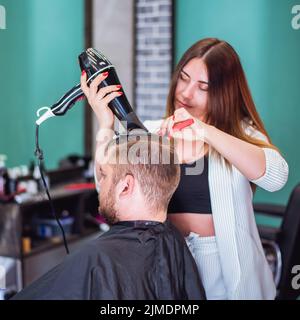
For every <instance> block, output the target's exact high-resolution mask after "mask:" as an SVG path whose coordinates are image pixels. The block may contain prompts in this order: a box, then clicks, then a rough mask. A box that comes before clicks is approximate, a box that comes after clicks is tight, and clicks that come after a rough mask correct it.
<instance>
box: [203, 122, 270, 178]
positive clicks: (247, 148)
mask: <svg viewBox="0 0 300 320" xmlns="http://www.w3.org/2000/svg"><path fill="white" fill-rule="evenodd" d="M203 125H204V135H205V137H204V139H205V142H206V143H208V144H209V145H211V146H212V147H213V148H214V149H215V150H216V151H218V152H219V153H220V154H221V155H222V156H223V157H224V158H225V159H226V160H227V161H228V162H230V163H231V164H232V165H233V166H234V167H236V168H237V169H238V170H239V171H240V172H241V173H242V174H243V175H244V176H245V177H246V178H248V180H255V179H259V178H260V177H262V176H263V175H264V173H265V171H266V158H265V153H264V151H263V149H262V148H260V147H258V146H255V145H253V144H251V143H248V142H246V141H243V140H241V139H238V138H236V137H234V136H231V135H230V134H227V133H225V132H223V131H221V130H219V129H217V128H216V127H213V126H210V125H206V124H203Z"/></svg>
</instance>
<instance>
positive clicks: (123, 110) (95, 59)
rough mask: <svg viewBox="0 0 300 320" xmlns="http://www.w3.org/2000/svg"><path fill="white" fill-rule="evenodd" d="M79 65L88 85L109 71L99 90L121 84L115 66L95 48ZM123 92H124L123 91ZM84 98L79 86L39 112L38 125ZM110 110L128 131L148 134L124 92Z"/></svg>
mask: <svg viewBox="0 0 300 320" xmlns="http://www.w3.org/2000/svg"><path fill="white" fill-rule="evenodd" d="M78 59H79V65H80V68H81V70H85V72H86V74H87V84H88V85H90V83H91V82H92V81H93V79H95V78H96V77H97V76H98V75H99V74H100V73H102V72H104V71H109V75H108V77H107V78H106V79H105V80H103V81H102V82H101V84H100V85H99V88H102V87H105V86H109V85H115V84H120V80H119V78H118V75H117V73H116V71H115V68H114V66H113V65H112V64H111V63H110V61H109V60H108V59H107V58H106V57H105V56H104V55H102V54H101V53H99V52H98V51H97V50H95V49H93V48H88V49H87V50H85V51H84V52H82V53H81V54H80V55H79V57H78ZM122 91H123V90H122ZM82 98H84V94H83V92H82V90H81V88H80V84H77V85H76V86H75V87H73V88H72V89H71V90H69V91H68V92H67V93H66V94H64V95H63V96H62V97H61V98H60V99H59V100H58V101H57V102H56V103H55V104H54V105H53V106H52V107H50V108H49V107H42V108H40V109H39V110H38V111H37V116H38V117H39V119H38V120H37V121H36V124H37V125H40V124H41V123H42V122H44V121H45V120H46V119H48V118H50V117H54V116H62V115H64V114H65V113H66V112H67V111H68V110H70V109H71V108H72V107H73V106H74V104H75V103H76V102H77V101H79V100H81V99H82ZM108 106H109V108H110V109H111V110H112V112H113V113H114V115H115V116H116V117H117V118H118V119H119V120H120V121H121V122H123V125H124V122H125V125H127V130H128V131H130V130H133V129H142V130H144V131H146V132H148V130H147V129H146V127H145V126H144V125H143V124H142V123H141V121H140V120H139V119H138V117H137V115H136V114H135V112H134V111H133V109H132V107H131V105H130V104H129V102H128V100H127V98H126V95H125V93H124V91H123V95H122V96H120V97H116V98H114V99H113V100H112V101H111V102H110V103H109V104H108ZM44 109H47V111H46V112H45V113H44V114H43V115H41V116H40V112H41V111H42V110H44Z"/></svg>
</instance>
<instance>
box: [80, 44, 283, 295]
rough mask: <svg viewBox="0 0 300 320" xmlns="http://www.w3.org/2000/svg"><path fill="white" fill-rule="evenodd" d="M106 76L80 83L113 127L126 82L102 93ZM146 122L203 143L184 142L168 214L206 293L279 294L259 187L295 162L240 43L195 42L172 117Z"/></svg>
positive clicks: (172, 102)
mask: <svg viewBox="0 0 300 320" xmlns="http://www.w3.org/2000/svg"><path fill="white" fill-rule="evenodd" d="M104 78H105V75H101V76H99V77H98V79H97V80H95V81H93V83H94V85H93V87H92V85H91V87H92V88H91V89H90V90H89V89H88V88H87V86H86V82H85V79H86V77H85V75H83V76H82V77H81V83H82V88H83V89H84V91H85V93H86V95H87V98H88V100H89V103H90V105H91V106H92V108H93V110H94V112H95V113H96V116H97V118H98V121H99V123H100V122H102V124H101V126H103V127H108V128H111V127H112V126H113V116H112V113H111V111H110V109H109V108H108V107H107V103H108V102H109V100H111V99H113V98H114V97H116V96H117V95H118V93H117V91H118V90H119V88H117V87H111V88H110V89H106V90H109V92H110V93H109V94H108V95H107V96H106V97H105V99H106V100H105V101H103V100H104V99H103V97H102V96H103V92H102V93H98V94H97V93H96V89H95V88H96V86H97V82H98V83H99V82H100V81H102V80H103V79H104ZM107 93H108V92H107ZM187 119H190V120H191V119H192V121H193V124H191V125H190V126H189V127H186V128H184V129H182V130H181V132H178V131H175V130H173V129H172V128H173V125H174V124H175V123H177V122H180V121H183V120H187ZM101 126H100V127H101ZM145 126H146V127H147V128H148V129H149V130H150V131H154V132H159V133H160V134H162V135H164V134H167V135H169V136H171V137H172V136H173V137H174V138H176V139H175V140H176V141H179V143H178V145H179V146H180V145H182V138H183V141H184V142H185V141H187V145H188V146H193V147H194V146H196V148H195V151H197V152H198V151H199V152H198V153H197V152H196V154H194V153H195V152H189V148H178V150H179V151H178V153H179V157H180V158H181V160H182V162H183V164H182V165H181V167H182V170H181V174H182V177H181V181H180V184H179V186H178V189H177V191H176V192H175V194H174V196H173V198H172V199H171V201H170V206H169V215H168V216H169V219H170V220H171V221H172V222H173V223H174V224H175V225H176V226H177V228H178V229H179V230H180V231H181V232H182V234H183V235H184V236H186V240H187V243H188V245H189V248H190V250H191V252H192V253H193V255H194V257H195V260H196V262H197V266H198V270H199V273H200V276H201V278H202V281H203V284H204V288H205V291H206V295H207V298H208V299H273V298H274V297H275V292H276V289H275V285H274V281H273V277H272V273H271V270H270V268H269V266H268V263H267V261H266V258H265V255H264V252H263V248H262V245H261V242H260V238H259V235H258V231H257V227H256V223H255V219H254V213H253V206H252V197H253V191H252V188H253V187H254V186H255V185H258V186H260V187H262V188H264V189H266V190H268V191H276V190H279V189H280V188H282V187H283V186H284V184H285V183H286V181H287V177H288V165H287V163H286V162H285V160H284V159H283V158H282V156H281V155H280V153H279V151H278V150H277V148H276V147H275V146H274V145H272V143H271V141H270V138H269V136H268V134H267V133H266V130H265V128H264V125H263V123H262V121H261V119H260V117H259V115H258V113H257V111H256V108H255V105H254V102H253V99H252V97H251V94H250V91H249V88H248V86H247V82H246V78H245V75H244V72H243V69H242V66H241V64H240V61H239V58H238V56H237V54H236V52H235V51H234V49H233V48H232V47H231V46H230V45H229V44H228V43H226V42H224V41H220V40H218V39H204V40H201V41H199V42H197V43H196V44H194V45H193V46H192V47H191V48H190V49H188V50H187V52H186V53H185V54H184V55H183V57H182V58H181V60H180V62H179V64H178V65H177V67H176V69H175V72H174V75H173V78H172V82H171V87H170V93H169V97H168V101H167V118H166V119H165V120H164V121H162V120H160V121H146V122H145ZM185 131H186V132H187V131H188V132H187V134H184V132H185ZM191 132H192V139H191ZM179 133H181V134H182V135H181V136H180V134H179ZM186 137H187V138H186ZM193 139H194V141H193V143H190V142H191V140H193ZM194 142H195V143H194ZM199 144H200V145H201V146H202V147H200V148H198V147H197V145H199ZM182 150H184V152H182ZM191 155H192V156H191ZM194 161H195V163H196V164H197V163H198V162H201V163H202V165H203V172H202V174H197V175H186V174H185V172H186V170H185V169H187V168H186V167H189V166H191V167H192V166H193V162H194ZM253 189H254V188H253Z"/></svg>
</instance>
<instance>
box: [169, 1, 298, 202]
mask: <svg viewBox="0 0 300 320" xmlns="http://www.w3.org/2000/svg"><path fill="white" fill-rule="evenodd" d="M296 4H299V1H296V0H294V1H291V0H278V1H273V0H247V1H246V0H244V1H241V0H177V1H176V11H175V12H176V17H175V21H176V28H175V30H176V34H175V54H176V61H178V60H179V58H180V56H181V55H182V54H183V52H184V51H185V50H186V49H187V48H188V47H189V46H190V45H192V44H193V43H194V42H196V41H197V40H199V39H202V38H206V37H217V38H220V39H224V40H226V41H227V42H229V43H230V44H231V45H233V47H234V48H235V49H236V51H237V52H238V54H239V56H240V58H241V61H242V64H243V66H244V69H245V72H246V75H247V79H248V81H249V85H250V88H251V90H252V94H253V97H254V100H255V102H256V106H257V109H258V111H259V113H260V115H261V117H262V119H263V121H264V123H265V125H266V128H267V131H268V133H269V134H270V136H271V138H272V141H273V143H274V144H275V145H277V146H278V147H279V148H280V150H281V152H282V153H283V154H284V156H285V158H286V159H287V161H288V163H289V168H290V176H289V180H288V183H287V184H286V186H285V187H284V188H283V189H282V190H280V191H278V192H275V193H269V192H266V191H264V190H261V189H258V191H257V192H256V195H255V201H259V202H262V201H264V202H271V203H278V204H286V202H287V200H288V197H289V195H290V192H291V190H292V188H293V187H294V186H295V185H296V184H297V183H299V182H300V147H299V145H300V144H299V137H300V122H299V121H300V108H299V103H300V98H299V90H300V87H299V84H300V81H299V79H300V30H294V29H293V28H292V26H291V20H292V17H293V15H292V14H291V10H292V7H293V5H296Z"/></svg>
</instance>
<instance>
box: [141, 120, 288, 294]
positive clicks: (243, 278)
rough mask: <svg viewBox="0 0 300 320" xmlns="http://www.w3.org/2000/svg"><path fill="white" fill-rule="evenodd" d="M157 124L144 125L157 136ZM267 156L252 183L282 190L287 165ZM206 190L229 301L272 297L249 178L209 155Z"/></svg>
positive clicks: (270, 154)
mask: <svg viewBox="0 0 300 320" xmlns="http://www.w3.org/2000/svg"><path fill="white" fill-rule="evenodd" d="M160 124H161V120H158V121H145V122H144V125H145V126H146V127H147V129H148V130H149V131H150V132H156V131H157V130H158V128H159V127H160ZM245 131H246V132H247V133H248V134H249V135H251V136H253V137H256V138H258V139H261V140H265V141H267V138H266V137H265V136H264V135H263V134H262V133H260V132H258V131H257V130H255V129H253V127H251V126H248V127H246V128H245ZM263 150H264V153H265V158H266V171H265V174H264V175H263V176H262V177H260V178H259V179H257V180H252V181H251V182H253V183H254V184H256V185H258V186H259V187H261V188H263V189H265V190H267V191H271V192H273V191H277V190H279V189H281V188H282V187H283V186H284V185H285V183H286V181H287V178H288V165H287V163H286V161H285V160H284V159H283V157H282V156H281V155H280V154H279V152H277V151H276V150H273V149H270V148H263ZM209 155H210V156H209V174H208V181H209V189H210V197H211V207H212V213H213V221H214V227H215V233H216V240H217V246H218V250H219V254H220V259H221V266H222V272H223V278H224V282H225V286H226V289H227V295H228V299H274V297H275V295H276V288H275V284H274V281H273V276H272V273H271V270H270V268H269V265H268V263H267V260H266V258H265V254H264V251H263V248H262V245H261V241H260V237H259V234H258V230H257V226H256V222H255V217H254V212H253V205H252V197H253V194H252V190H251V186H250V183H249V180H248V179H247V178H246V177H245V176H243V175H242V174H241V173H240V172H239V170H237V169H236V168H235V167H233V166H232V170H230V169H229V168H228V167H227V166H226V165H225V161H224V159H223V158H221V160H220V157H219V159H216V157H214V156H213V154H212V153H211V150H210V153H209Z"/></svg>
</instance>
